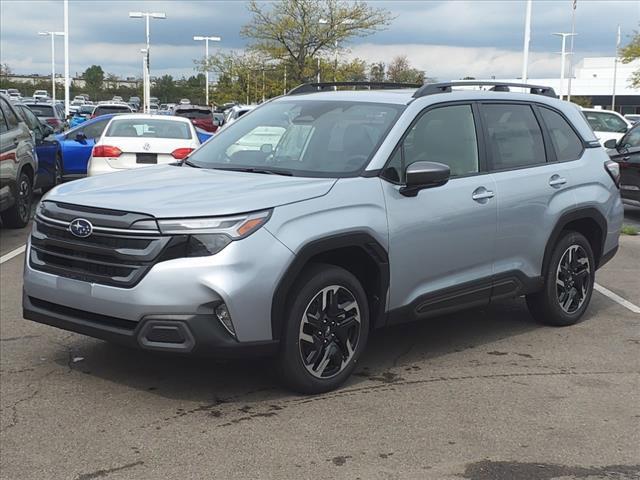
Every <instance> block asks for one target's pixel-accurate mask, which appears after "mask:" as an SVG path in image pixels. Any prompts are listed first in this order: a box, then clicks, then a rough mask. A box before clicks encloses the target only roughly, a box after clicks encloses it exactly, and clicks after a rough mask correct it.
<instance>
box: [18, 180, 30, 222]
mask: <svg viewBox="0 0 640 480" xmlns="http://www.w3.org/2000/svg"><path fill="white" fill-rule="evenodd" d="M16 203H17V207H18V216H19V217H20V220H22V221H25V222H26V221H28V220H29V216H30V215H31V183H30V182H29V178H28V177H26V176H24V175H23V176H21V177H20V184H19V185H18V198H17V201H16Z"/></svg>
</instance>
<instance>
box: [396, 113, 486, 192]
mask: <svg viewBox="0 0 640 480" xmlns="http://www.w3.org/2000/svg"><path fill="white" fill-rule="evenodd" d="M420 161H425V162H437V163H443V164H445V165H448V166H449V169H450V170H451V176H452V177H460V176H464V175H470V174H474V173H478V171H479V165H478V140H477V137H476V128H475V122H474V119H473V111H472V110H471V106H470V105H452V106H447V107H439V108H435V109H433V110H429V111H427V112H426V113H425V114H424V115H422V116H421V117H420V119H419V120H418V121H417V122H416V123H415V125H414V126H413V127H411V128H410V129H409V131H408V133H407V135H406V136H405V138H404V140H403V141H402V144H401V145H400V147H399V148H397V149H396V151H395V152H394V154H393V155H392V157H391V159H390V161H389V164H388V165H387V168H386V169H385V172H384V176H385V178H387V179H388V180H390V181H392V182H396V183H404V180H405V170H406V168H407V167H408V166H409V165H411V164H412V163H415V162H420Z"/></svg>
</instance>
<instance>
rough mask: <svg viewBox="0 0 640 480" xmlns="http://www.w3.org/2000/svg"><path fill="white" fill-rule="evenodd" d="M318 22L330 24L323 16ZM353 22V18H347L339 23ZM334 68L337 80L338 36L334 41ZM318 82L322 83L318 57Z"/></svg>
mask: <svg viewBox="0 0 640 480" xmlns="http://www.w3.org/2000/svg"><path fill="white" fill-rule="evenodd" d="M318 23H319V24H320V25H328V24H329V20H327V19H326V18H321V19H320V20H318ZM352 23H353V20H351V19H350V18H347V19H346V20H343V21H341V22H340V23H339V24H338V25H351V24H352ZM333 45H334V56H335V59H334V62H335V64H334V69H333V81H334V82H335V81H336V80H337V74H338V39H337V38H336V39H335V41H334V44H333ZM318 83H320V60H319V59H318ZM333 89H334V90H337V89H338V87H336V86H334V87H333Z"/></svg>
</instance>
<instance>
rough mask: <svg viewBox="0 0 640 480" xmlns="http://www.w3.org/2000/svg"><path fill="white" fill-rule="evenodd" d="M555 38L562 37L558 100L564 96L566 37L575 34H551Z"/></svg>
mask: <svg viewBox="0 0 640 480" xmlns="http://www.w3.org/2000/svg"><path fill="white" fill-rule="evenodd" d="M552 35H555V36H557V37H562V51H561V52H560V56H561V58H562V60H561V61H562V65H561V66H560V100H562V97H563V96H564V67H565V64H566V56H567V49H566V45H567V37H573V36H574V35H576V34H575V33H553V34H552Z"/></svg>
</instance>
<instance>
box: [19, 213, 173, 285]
mask: <svg viewBox="0 0 640 480" xmlns="http://www.w3.org/2000/svg"><path fill="white" fill-rule="evenodd" d="M44 203H45V204H46V205H45V206H44V207H43V208H41V209H40V210H39V211H38V213H37V215H36V218H35V221H34V226H33V231H32V233H31V252H30V255H29V265H30V266H31V268H33V269H35V270H40V271H43V272H48V273H53V274H55V275H60V276H63V277H67V278H73V279H76V280H81V281H85V282H91V283H99V284H104V285H112V286H117V287H123V288H131V287H133V286H134V285H136V284H137V283H138V282H139V281H140V280H141V279H142V278H143V277H144V276H145V275H146V273H147V272H148V271H149V270H150V269H151V267H152V266H153V265H154V264H155V263H156V262H157V261H158V260H159V259H160V258H162V253H163V251H164V250H165V249H166V247H167V245H168V244H169V243H170V242H171V240H172V239H171V237H167V236H162V235H161V234H160V232H158V231H154V230H149V231H148V233H147V232H146V231H145V232H141V231H140V230H135V225H133V226H132V223H131V222H135V221H137V220H140V219H143V220H147V219H151V218H152V217H149V216H143V215H140V214H130V213H127V212H116V211H113V210H102V209H96V208H81V207H77V208H76V207H74V206H73V205H67V204H63V205H61V204H51V203H50V202H44ZM74 209H75V211H74ZM78 217H81V218H84V219H86V220H89V221H90V222H91V223H92V224H93V225H94V232H93V233H92V234H91V235H90V236H89V237H86V238H80V237H77V236H75V235H73V234H72V233H71V232H70V231H69V229H68V224H69V222H70V221H72V219H73V218H78Z"/></svg>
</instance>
